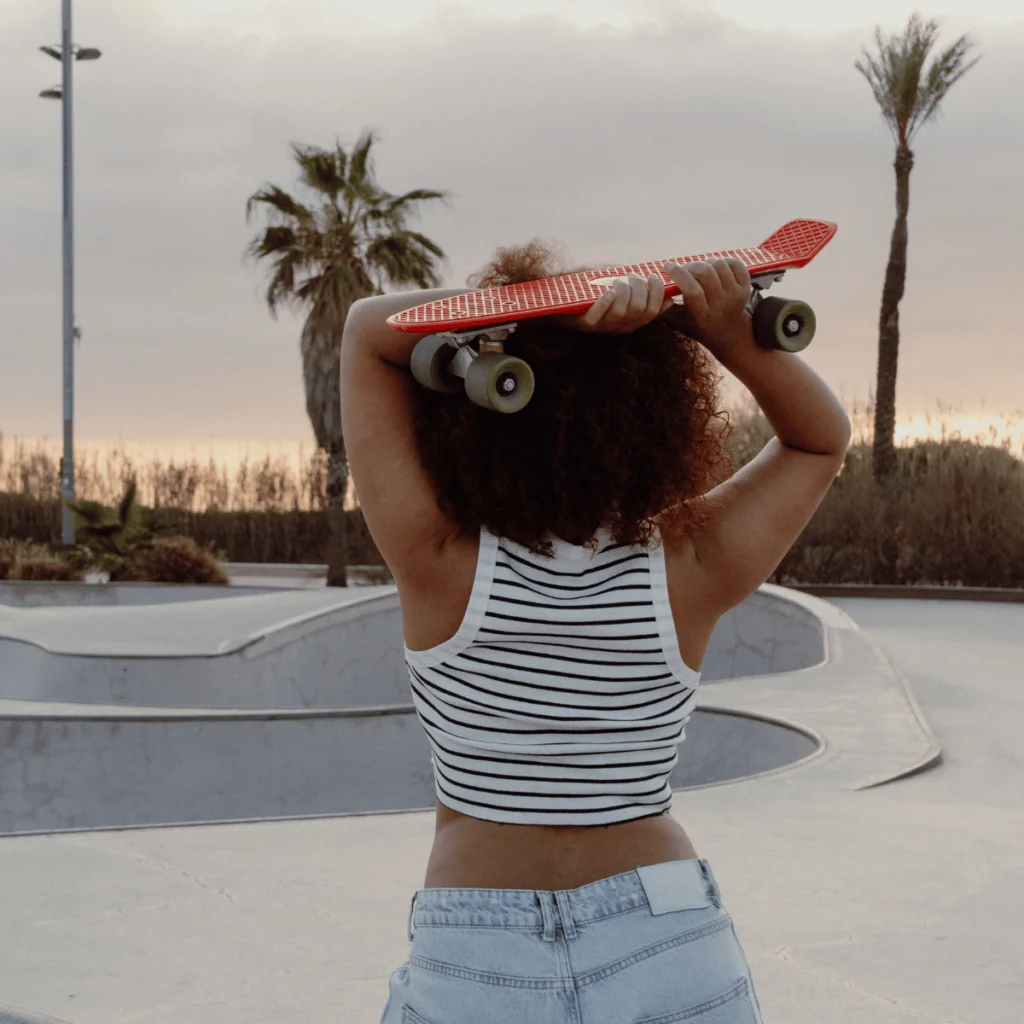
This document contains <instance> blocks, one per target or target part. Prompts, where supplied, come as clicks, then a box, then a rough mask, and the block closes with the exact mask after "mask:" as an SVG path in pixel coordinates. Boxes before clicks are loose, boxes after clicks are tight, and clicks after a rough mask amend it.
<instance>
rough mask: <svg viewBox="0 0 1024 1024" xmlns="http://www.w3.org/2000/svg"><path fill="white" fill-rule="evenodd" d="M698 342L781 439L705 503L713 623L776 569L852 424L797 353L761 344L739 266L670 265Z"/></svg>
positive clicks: (705, 569) (697, 545) (700, 541)
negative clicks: (709, 510)
mask: <svg viewBox="0 0 1024 1024" xmlns="http://www.w3.org/2000/svg"><path fill="white" fill-rule="evenodd" d="M666 270H667V271H668V272H669V274H670V276H671V277H672V279H673V280H674V281H675V283H676V284H677V285H678V286H679V289H680V293H681V295H682V296H683V300H684V303H685V309H686V310H687V316H688V318H689V320H690V322H691V325H692V327H693V333H694V335H695V337H697V338H698V340H700V341H701V343H702V344H703V345H704V346H705V347H706V348H707V349H708V350H709V351H710V352H711V353H712V355H714V356H715V358H716V359H718V361H719V362H720V363H721V364H722V366H723V367H725V369H727V370H728V371H729V372H731V373H732V374H733V375H735V376H736V377H737V378H738V379H739V380H740V382H741V383H743V384H744V385H745V386H746V387H747V388H748V389H749V390H750V392H751V393H752V394H753V396H754V399H755V400H756V401H757V404H758V405H759V406H760V407H761V410H762V411H763V412H764V414H765V417H766V418H767V420H768V422H769V423H770V424H771V426H772V429H773V430H774V431H775V435H776V436H775V438H773V439H772V440H771V441H770V442H769V443H768V444H767V445H766V446H765V447H764V449H763V450H762V451H761V453H760V454H759V455H758V456H757V458H755V459H754V460H753V461H752V462H750V463H749V464H748V465H746V466H744V467H743V468H742V469H740V470H739V471H738V472H737V473H736V474H734V475H733V476H732V477H731V478H730V479H729V480H727V481H725V483H723V484H721V485H719V486H718V487H716V488H715V489H714V490H712V491H711V492H710V494H709V495H708V497H709V498H711V499H713V500H714V501H715V502H716V503H717V505H718V512H717V514H716V515H715V518H714V519H713V521H712V523H711V525H710V526H709V527H708V528H707V529H706V530H705V531H704V532H703V533H701V534H700V535H699V536H698V537H697V538H696V539H695V542H694V550H695V552H696V555H697V559H698V562H699V565H700V570H701V574H702V587H701V589H702V592H703V593H704V595H705V596H706V598H707V601H708V603H709V608H710V610H711V611H712V612H714V613H715V614H716V615H720V614H721V613H722V612H724V611H726V610H728V609H729V608H731V607H733V606H734V605H736V604H739V602H740V601H742V600H743V599H744V598H746V597H747V596H749V595H750V594H751V593H752V592H753V591H754V590H756V589H757V587H759V586H760V585H761V584H762V583H763V582H764V581H765V580H766V579H767V578H768V577H769V576H770V575H771V574H772V573H773V572H774V571H775V569H776V568H777V567H778V564H779V562H781V561H782V559H783V557H784V556H785V554H786V552H787V551H788V550H789V549H790V548H791V547H792V545H793V543H794V541H795V540H796V539H797V537H799V535H800V534H801V532H802V531H803V529H804V527H805V526H806V525H807V523H808V521H809V520H810V518H811V516H812V515H813V514H814V511H815V509H817V507H818V505H819V504H820V503H821V500H822V498H824V496H825V494H826V492H827V491H828V488H829V487H830V485H831V484H832V481H833V480H834V479H835V477H836V475H837V474H838V472H839V470H840V468H841V467H842V464H843V459H844V457H845V455H846V449H847V447H848V445H849V443H850V433H851V429H850V420H849V418H848V417H847V415H846V412H845V411H844V409H843V407H842V405H840V403H839V400H838V399H837V398H836V397H835V395H834V394H832V392H831V391H830V390H829V388H828V386H827V385H826V384H825V383H824V381H822V380H821V378H820V377H819V376H818V375H817V374H816V373H815V372H814V371H813V370H812V369H811V368H810V367H809V366H807V364H806V363H804V361H803V360H802V359H801V358H800V357H799V356H797V355H793V354H791V353H788V352H779V351H769V350H765V349H763V348H761V347H760V346H759V345H758V344H757V342H756V341H755V340H754V333H753V325H752V322H751V318H750V316H749V314H748V313H747V312H746V308H745V307H746V305H747V302H748V300H749V297H750V279H749V276H748V274H747V271H746V269H745V267H744V266H743V264H742V263H740V262H739V261H738V260H715V261H713V262H712V263H710V264H689V265H688V266H687V267H682V266H679V265H678V264H669V265H668V266H667V267H666Z"/></svg>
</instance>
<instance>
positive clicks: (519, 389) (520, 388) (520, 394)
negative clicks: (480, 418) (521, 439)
mask: <svg viewBox="0 0 1024 1024" xmlns="http://www.w3.org/2000/svg"><path fill="white" fill-rule="evenodd" d="M533 387H534V378H533V370H531V369H530V367H529V364H528V363H524V362H523V360H522V359H516V358H515V356H506V355H503V354H501V353H500V352H483V353H481V354H480V355H478V356H477V357H476V359H474V360H473V362H472V363H470V366H469V369H468V370H467V371H466V394H467V395H468V396H469V400H470V401H471V402H473V403H474V404H475V405H479V406H482V407H483V408H484V409H492V410H494V412H519V410H520V409H523V408H525V406H526V405H527V403H528V402H529V401H530V399H531V398H533Z"/></svg>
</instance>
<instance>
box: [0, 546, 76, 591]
mask: <svg viewBox="0 0 1024 1024" xmlns="http://www.w3.org/2000/svg"><path fill="white" fill-rule="evenodd" d="M82 578H83V576H82V573H81V571H80V570H79V569H78V568H77V567H76V566H74V565H69V564H68V563H67V562H66V561H64V560H63V559H61V558H58V557H57V556H55V555H54V554H53V553H52V552H51V551H50V550H49V549H48V548H46V547H44V546H43V545H42V544H33V543H31V542H28V543H25V542H22V541H10V540H6V541H0V580H56V581H75V580H81V579H82Z"/></svg>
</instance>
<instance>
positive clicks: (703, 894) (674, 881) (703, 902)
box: [636, 860, 709, 914]
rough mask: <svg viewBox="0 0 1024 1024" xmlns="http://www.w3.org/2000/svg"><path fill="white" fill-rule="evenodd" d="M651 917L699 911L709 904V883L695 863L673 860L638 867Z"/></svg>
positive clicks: (698, 865) (637, 871)
mask: <svg viewBox="0 0 1024 1024" xmlns="http://www.w3.org/2000/svg"><path fill="white" fill-rule="evenodd" d="M636 873H637V874H638V875H639V876H640V881H641V882H642V883H643V887H644V892H645V893H647V901H648V903H650V905H651V913H652V914H670V913H672V912H673V911H674V910H700V909H701V908H702V907H706V906H707V905H708V903H709V900H708V888H707V882H706V881H705V880H704V876H703V874H702V873H701V870H700V864H699V863H698V862H697V861H695V860H671V861H666V862H665V863H664V864H650V865H648V866H647V867H642V868H637V869H636Z"/></svg>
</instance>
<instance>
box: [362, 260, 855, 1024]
mask: <svg viewBox="0 0 1024 1024" xmlns="http://www.w3.org/2000/svg"><path fill="white" fill-rule="evenodd" d="M558 269H559V268H558V267H557V266H555V263H554V260H553V258H552V257H551V256H550V254H549V253H548V252H546V251H545V250H544V248H543V247H542V246H540V245H539V244H537V243H533V244H531V245H529V246H527V247H525V248H522V249H507V250H499V252H498V256H497V258H496V259H495V261H494V262H493V263H492V264H491V266H490V267H489V268H488V269H487V270H486V271H484V272H483V273H482V274H480V275H478V276H477V278H476V279H474V280H473V281H471V283H472V284H473V285H475V286H477V287H481V286H483V287H489V286H492V285H498V284H508V283H515V282H517V281H523V280H530V279H534V278H538V277H546V276H550V275H552V274H554V273H557V272H558ZM666 271H667V272H668V274H669V276H670V277H671V278H672V280H673V281H674V282H675V283H676V284H677V285H678V287H679V290H680V294H681V298H682V305H680V304H676V303H673V302H672V301H671V300H665V296H664V286H663V285H662V284H661V282H660V281H659V279H658V278H657V277H652V278H651V279H649V280H644V279H642V278H639V277H634V278H630V279H629V280H628V281H620V282H618V283H617V284H616V285H615V286H614V287H613V288H611V289H609V291H608V292H607V293H606V294H605V295H604V296H603V297H602V298H601V299H600V300H599V301H598V302H597V303H596V304H595V305H594V306H593V307H592V308H591V309H590V310H589V311H588V312H587V313H586V314H584V315H583V316H582V317H579V318H575V319H567V318H540V319H536V320H529V321H524V322H522V323H520V325H519V327H518V329H517V331H516V332H515V334H513V335H512V336H511V338H510V340H509V341H508V342H507V343H506V351H508V352H510V353H511V354H514V355H519V356H522V357H523V358H525V359H526V360H527V362H529V363H530V365H531V366H532V367H533V370H534V373H535V375H536V392H535V395H534V397H533V400H532V401H531V403H530V404H529V405H528V406H527V407H526V408H525V409H524V410H522V411H521V412H519V413H516V414H513V415H501V414H498V413H494V412H490V411H487V410H484V409H480V408H478V407H476V406H474V405H472V404H471V403H470V402H469V401H468V400H467V399H466V397H465V396H464V395H461V394H457V395H447V394H441V393H438V392H433V391H427V390H424V389H422V388H420V387H418V386H417V385H416V384H415V383H414V382H413V380H412V377H411V375H410V373H409V369H408V367H409V360H410V355H411V352H412V350H413V348H414V347H415V345H416V343H417V341H418V340H419V337H420V336H418V335H411V334H403V333H399V332H397V331H394V330H392V329H390V328H389V327H388V326H387V324H386V323H385V321H386V319H387V317H389V316H390V315H392V314H393V313H397V312H398V311H400V310H402V309H406V308H409V307H411V306H414V305H418V304H420V303H422V302H426V301H430V300H432V299H437V298H442V297H444V296H447V295H454V294H459V291H460V290H452V291H431V292H414V293H407V294H400V295H385V296H380V297H376V298H371V299H365V300H363V301H361V302H358V303H356V305H355V306H354V307H353V308H352V311H351V313H350V315H349V318H348V321H347V324H346V328H345V336H344V340H343V345H342V359H343V368H342V387H343V408H344V429H345V438H346V443H347V446H348V453H349V456H350V459H351V466H352V473H353V477H354V480H355V484H356V488H357V491H358V494H359V499H360V503H361V505H362V508H363V511H364V513H365V516H366V521H367V523H368V525H369V528H370V531H371V533H372V535H373V538H374V540H375V541H376V543H377V545H378V547H379V548H380V551H381V553H382V554H383V556H384V558H385V559H386V561H387V563H388V565H389V566H390V568H391V570H392V572H393V573H394V577H395V580H396V582H397V585H398V591H399V596H400V599H401V607H402V622H403V628H404V634H405V643H406V657H407V661H408V664H409V671H410V683H411V686H412V693H413V699H414V701H415V704H416V708H417V711H418V712H419V715H420V721H421V722H422V724H423V726H424V729H425V730H426V732H427V736H428V738H429V739H430V742H431V748H432V751H433V756H432V762H433V764H434V771H435V781H436V785H437V796H438V802H437V812H436V832H435V838H434V845H433V849H432V851H431V855H430V860H429V863H428V866H427V873H426V879H425V882H424V888H423V889H422V890H421V891H419V892H418V893H416V895H415V896H414V898H413V908H412V910H411V912H410V934H409V938H410V940H411V941H412V948H411V950H410V955H409V960H408V961H407V962H406V963H405V964H403V965H402V966H401V967H399V968H398V969H397V970H396V971H395V972H394V973H393V974H392V976H391V981H390V994H389V1000H388V1004H387V1007H386V1009H385V1011H384V1016H383V1018H382V1024H636V1022H643V1024H655V1022H657V1024H668V1022H670V1021H687V1022H689V1024H756V1022H758V1021H760V1019H761V1018H760V1011H759V1009H758V1006H757V999H756V996H755V995H754V989H753V984H752V981H751V978H750V972H749V969H748V966H747V962H746V959H745V956H744V954H743V951H742V949H741V947H740V945H739V942H738V940H737V938H736V934H735V931H734V929H733V927H732V924H731V920H730V918H729V915H728V914H727V912H726V910H725V909H724V907H723V905H722V900H721V893H720V890H719V888H718V885H717V883H716V882H715V879H714V876H713V874H712V872H711V869H710V866H709V865H708V863H707V861H706V860H702V859H699V858H698V854H697V851H696V850H695V848H694V846H693V844H692V843H691V842H690V839H689V838H688V837H687V835H686V833H685V832H684V831H683V828H682V826H681V825H680V824H679V823H678V822H677V821H676V820H675V818H673V817H672V816H671V815H670V814H669V813H668V811H669V807H670V804H671V789H670V788H669V784H668V778H669V773H670V772H671V770H672V767H673V765H674V764H675V762H676V747H677V744H678V743H679V742H680V740H681V739H682V738H683V729H684V726H685V724H686V721H687V719H688V718H689V715H690V713H691V711H692V709H693V706H694V694H695V690H696V687H697V682H698V678H699V671H698V670H699V668H700V665H701V661H702V659H703V657H704V651H705V647H706V646H707V642H708V639H709V637H710V635H711V631H712V629H713V628H714V626H715V623H716V622H717V621H718V619H719V618H720V616H721V615H722V614H723V613H724V612H725V611H727V610H728V609H729V608H731V607H733V606H734V605H736V604H738V603H739V602H740V601H742V600H743V599H744V598H746V597H747V596H748V595H749V594H750V593H752V592H753V591H754V590H755V589H756V588H757V587H758V586H759V585H760V584H761V583H762V582H763V581H764V580H765V579H767V577H768V576H769V575H770V574H771V573H772V571H773V570H774V569H775V567H776V566H777V565H778V563H779V562H780V561H781V559H782V557H783V555H784V554H785V553H786V551H787V550H788V549H789V547H790V545H791V544H792V543H793V541H794V540H795V539H796V537H797V536H798V535H799V533H800V532H801V530H802V529H803V528H804V526H805V525H806V524H807V521H808V520H809V519H810V517H811V515H812V513H813V512H814V510H815V508H816V507H817V506H818V504H819V502H820V501H821V499H822V497H823V496H824V494H825V492H826V491H827V489H828V487H829V485H830V483H831V482H832V480H833V479H834V478H835V476H836V474H837V473H838V471H839V469H840V467H841V465H842V461H843V457H844V454H845V452H846V448H847V445H848V443H849V438H850V424H849V420H848V419H847V417H846V415H845V413H844V411H843V409H842V407H841V406H840V404H839V402H838V401H837V399H836V398H835V396H834V395H833V394H832V393H831V392H830V391H829V389H828V388H827V387H826V385H825V384H824V383H823V382H822V381H821V380H820V379H819V378H818V377H817V376H816V375H815V374H814V373H813V372H812V371H811V370H810V369H809V368H808V367H807V366H806V365H805V364H804V363H803V362H802V361H801V360H800V358H799V357H797V356H795V355H791V354H786V353H782V352H768V351H765V350H763V349H761V348H759V346H758V345H757V344H756V342H755V341H754V337H753V332H752V327H751V321H750V317H749V315H748V314H747V312H746V309H745V307H746V304H747V302H748V299H749V295H750V280H749V277H748V275H747V272H746V270H745V269H744V267H743V265H742V264H741V263H739V262H737V261H733V260H725V261H713V262H711V263H706V264H689V265H687V266H686V267H683V266H680V265H677V264H669V265H667V266H666ZM694 339H696V340H694ZM708 353H710V354H711V355H712V356H714V357H715V360H717V362H718V363H719V364H721V366H724V367H725V368H726V369H727V370H729V371H730V372H731V373H733V374H734V375H735V376H736V377H737V378H738V379H739V380H740V381H741V382H742V383H743V384H745V385H746V387H747V388H748V389H749V390H750V391H751V392H752V393H753V395H754V397H755V399H756V400H757V402H758V404H759V405H760V407H761V409H762V410H763V411H764V414H765V416H766V417H767V419H768V421H769V422H770V424H771V426H772V428H773V429H774V431H775V435H776V436H775V438H773V439H772V440H771V441H770V442H769V443H768V444H767V445H766V446H765V448H764V450H763V451H762V452H761V454H760V455H759V456H758V457H757V458H756V459H754V460H753V461H752V462H751V463H750V464H748V465H747V466H744V467H743V468H742V469H741V470H740V471H739V472H737V473H736V474H735V475H733V476H732V477H730V478H729V479H727V480H725V481H724V482H720V481H722V479H723V478H724V476H725V475H726V471H727V460H726V458H725V456H724V453H723V449H722V437H723V430H722V426H723V425H724V422H725V420H724V415H723V414H722V412H721V410H720V408H719V406H718V397H717V386H718V383H719V381H718V377H717V376H716V370H715V368H714V367H715V364H714V363H713V362H712V361H711V360H710V359H708V356H707V354H708Z"/></svg>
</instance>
